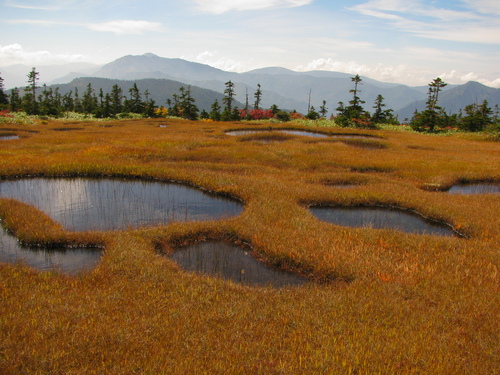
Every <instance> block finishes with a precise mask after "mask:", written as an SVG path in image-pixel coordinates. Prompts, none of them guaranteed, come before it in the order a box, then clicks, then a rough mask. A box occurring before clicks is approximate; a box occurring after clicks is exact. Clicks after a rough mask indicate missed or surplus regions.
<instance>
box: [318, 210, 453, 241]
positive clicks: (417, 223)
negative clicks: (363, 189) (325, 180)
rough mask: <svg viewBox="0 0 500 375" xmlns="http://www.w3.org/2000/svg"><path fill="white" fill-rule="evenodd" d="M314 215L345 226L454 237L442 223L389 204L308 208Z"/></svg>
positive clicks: (451, 231)
mask: <svg viewBox="0 0 500 375" xmlns="http://www.w3.org/2000/svg"><path fill="white" fill-rule="evenodd" d="M310 210H311V212H312V213H313V215H315V216H316V217H317V218H318V219H320V220H323V221H326V222H328V223H332V224H336V225H341V226H347V227H367V228H374V229H395V230H400V231H403V232H407V233H416V234H432V235H438V236H454V235H457V233H456V232H455V231H454V230H453V229H452V228H451V227H450V226H449V225H446V224H445V223H441V222H437V221H433V220H427V219H425V218H424V217H422V216H420V215H418V214H413V213H411V212H409V211H406V210H402V209H395V208H389V207H352V208H351V207H324V206H323V207H311V208H310Z"/></svg>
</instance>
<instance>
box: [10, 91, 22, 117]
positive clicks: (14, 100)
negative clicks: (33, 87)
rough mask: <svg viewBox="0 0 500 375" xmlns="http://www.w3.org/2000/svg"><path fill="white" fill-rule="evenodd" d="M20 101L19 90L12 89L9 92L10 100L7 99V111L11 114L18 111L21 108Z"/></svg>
mask: <svg viewBox="0 0 500 375" xmlns="http://www.w3.org/2000/svg"><path fill="white" fill-rule="evenodd" d="M22 105H23V103H22V100H21V96H20V94H19V89H18V88H17V87H14V88H13V89H12V90H11V91H10V98H9V109H10V110H11V111H12V112H16V111H19V110H20V109H21V108H22Z"/></svg>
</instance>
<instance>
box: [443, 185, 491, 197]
mask: <svg viewBox="0 0 500 375" xmlns="http://www.w3.org/2000/svg"><path fill="white" fill-rule="evenodd" d="M448 193H450V194H500V183H473V184H460V185H454V186H452V187H451V188H450V189H449V190H448Z"/></svg>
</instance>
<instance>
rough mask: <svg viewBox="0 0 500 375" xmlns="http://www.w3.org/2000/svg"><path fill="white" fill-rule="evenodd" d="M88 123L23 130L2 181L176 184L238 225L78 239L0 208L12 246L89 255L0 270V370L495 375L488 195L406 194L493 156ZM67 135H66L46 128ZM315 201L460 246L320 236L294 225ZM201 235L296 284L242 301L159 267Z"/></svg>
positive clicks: (379, 233)
mask: <svg viewBox="0 0 500 375" xmlns="http://www.w3.org/2000/svg"><path fill="white" fill-rule="evenodd" d="M160 124H165V125H166V127H165V128H160V127H159V125H160ZM102 125H103V124H102V123H91V122H89V123H82V124H69V125H61V124H60V123H57V122H49V123H47V124H40V125H33V126H30V130H36V131H38V133H30V135H29V137H27V138H23V139H20V140H12V141H9V142H8V143H2V144H1V146H2V147H1V148H0V175H1V176H2V177H4V178H12V177H15V176H28V175H47V176H133V177H142V178H150V179H159V180H174V181H183V182H187V183H190V184H193V185H197V186H200V187H202V188H204V189H207V190H211V191H216V192H219V193H222V194H225V195H230V196H233V197H236V198H238V199H240V200H241V201H242V202H244V204H245V211H244V212H243V213H242V214H241V215H239V216H238V217H235V218H229V219H224V220H218V221H206V222H191V223H172V224H169V225H166V226H158V227H145V228H139V229H131V230H121V231H114V232H100V233H97V232H89V233H78V232H66V231H65V230H64V229H63V228H62V227H60V225H59V224H58V223H55V222H54V221H52V220H51V219H50V218H48V217H47V216H46V215H44V214H43V213H41V212H40V211H38V210H36V209H34V208H32V207H30V206H27V205H25V204H22V203H19V202H15V201H12V200H6V199H0V217H1V218H2V224H3V225H4V226H6V227H8V229H9V230H11V231H13V232H14V233H15V234H16V235H17V236H18V238H19V239H20V240H21V241H23V242H29V243H43V244H50V243H63V244H99V245H103V246H104V247H105V253H104V255H103V257H102V260H101V262H100V263H99V264H98V266H97V267H96V269H94V270H93V271H90V272H86V273H82V274H80V275H78V276H76V277H70V276H66V275H63V274H60V273H58V272H38V271H35V270H32V269H30V268H28V267H25V266H23V265H8V264H1V265H0V298H1V300H0V301H1V303H0V373H12V374H17V373H21V374H23V373H25V374H33V373H54V374H67V373H75V374H84V373H85V374H91V373H96V374H97V373H99V374H102V373H145V374H158V373H165V374H167V373H168V374H217V373H220V374H227V373H249V374H280V373H286V374H304V373H312V374H315V373H317V374H324V373H339V374H344V373H345V374H349V373H357V374H376V373H380V374H388V373H401V374H404V373H428V374H433V373H434V374H444V373H447V374H452V373H463V374H467V373H469V374H493V373H495V372H497V371H498V368H499V364H500V345H499V338H500V328H499V326H498V320H499V318H500V314H499V312H500V297H499V296H500V293H499V292H500V290H499V289H500V288H499V286H500V275H499V267H500V251H499V249H500V232H499V228H500V225H499V224H500V221H499V220H500V219H499V216H500V215H499V207H500V197H499V196H498V195H486V196H458V195H455V196H452V195H448V194H447V193H443V192H432V191H426V190H423V189H421V187H422V186H424V185H425V184H437V185H439V186H441V185H442V186H449V185H451V184H453V183H454V182H457V181H459V180H464V179H465V180H485V179H490V180H496V181H500V171H499V170H498V165H500V152H499V150H500V146H499V144H498V143H492V142H486V141H478V140H474V141H472V140H467V139H463V138H458V137H433V136H427V135H415V134H410V133H403V132H390V131H369V133H370V134H373V135H376V136H378V137H379V138H377V139H376V141H374V142H377V144H383V145H384V147H379V148H377V149H369V148H360V147H357V146H358V145H353V144H348V143H346V142H342V141H341V140H338V139H326V140H325V139H321V140H311V139H308V138H307V137H286V138H287V139H281V140H282V142H271V143H266V144H263V143H262V142H261V141H260V139H259V137H256V139H255V140H253V139H251V138H244V137H235V136H229V135H226V134H225V133H224V131H225V130H227V129H230V128H231V129H234V128H237V127H238V126H239V124H237V123H233V124H225V123H216V122H210V123H205V122H188V121H181V120H165V119H158V120H133V121H116V122H110V123H109V124H106V125H109V127H104V126H102ZM111 125H112V126H111ZM65 126H66V127H78V128H82V129H81V130H71V131H55V130H53V129H54V128H60V127H65ZM264 126H265V127H269V124H267V125H264ZM272 126H274V125H272ZM241 127H245V126H241ZM257 127H258V126H256V128H257ZM0 130H1V129H0ZM340 131H343V130H339V132H340ZM328 132H336V130H332V129H328ZM351 132H352V131H351ZM364 133H366V131H364ZM370 141H371V140H370ZM335 183H340V184H344V185H349V184H350V183H352V184H353V185H354V187H352V188H338V187H336V186H335ZM315 203H322V204H331V205H341V206H356V205H372V204H381V205H394V206H400V207H404V208H408V209H413V210H415V211H418V212H420V213H421V214H423V215H425V216H428V217H431V218H434V219H438V220H443V221H446V222H448V223H450V224H451V225H452V226H453V227H454V228H456V229H457V230H460V231H462V232H464V233H465V234H467V235H468V236H470V239H464V238H457V237H438V236H423V235H414V234H406V233H402V232H398V231H393V230H374V229H369V228H347V227H341V226H336V225H333V224H328V223H324V222H321V221H319V220H318V219H316V218H315V217H314V216H313V215H312V214H311V213H310V212H309V211H308V209H307V206H308V205H310V204H315ZM203 239H225V240H233V239H235V240H239V241H241V240H243V241H247V242H249V243H250V244H251V246H252V247H253V248H254V249H255V251H256V252H257V253H258V254H259V256H260V257H262V258H263V259H264V260H265V261H266V262H267V263H269V264H272V265H276V266H281V267H284V268H288V269H291V270H293V271H295V272H298V273H302V274H304V275H305V276H307V277H309V278H310V279H311V280H312V282H310V283H309V284H307V285H306V286H303V287H293V288H284V289H278V290H277V289H269V288H251V287H244V286H241V285H238V284H235V283H232V282H229V281H224V280H220V279H217V278H214V277H206V276H201V275H196V274H190V273H187V272H184V271H182V270H181V269H180V268H179V267H178V266H177V265H176V264H175V263H173V262H172V261H170V260H169V259H168V258H167V257H165V256H163V255H162V253H164V252H166V253H168V252H170V251H173V250H174V249H175V247H176V246H177V245H179V244H185V243H189V242H192V241H197V240H203Z"/></svg>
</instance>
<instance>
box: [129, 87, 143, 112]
mask: <svg viewBox="0 0 500 375" xmlns="http://www.w3.org/2000/svg"><path fill="white" fill-rule="evenodd" d="M128 92H129V94H130V98H129V99H128V100H126V102H125V107H126V111H127V112H132V113H142V110H143V108H142V98H141V93H140V91H139V88H138V87H137V84H136V83H135V82H134V84H133V85H132V87H131V88H130V89H129V90H128Z"/></svg>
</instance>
